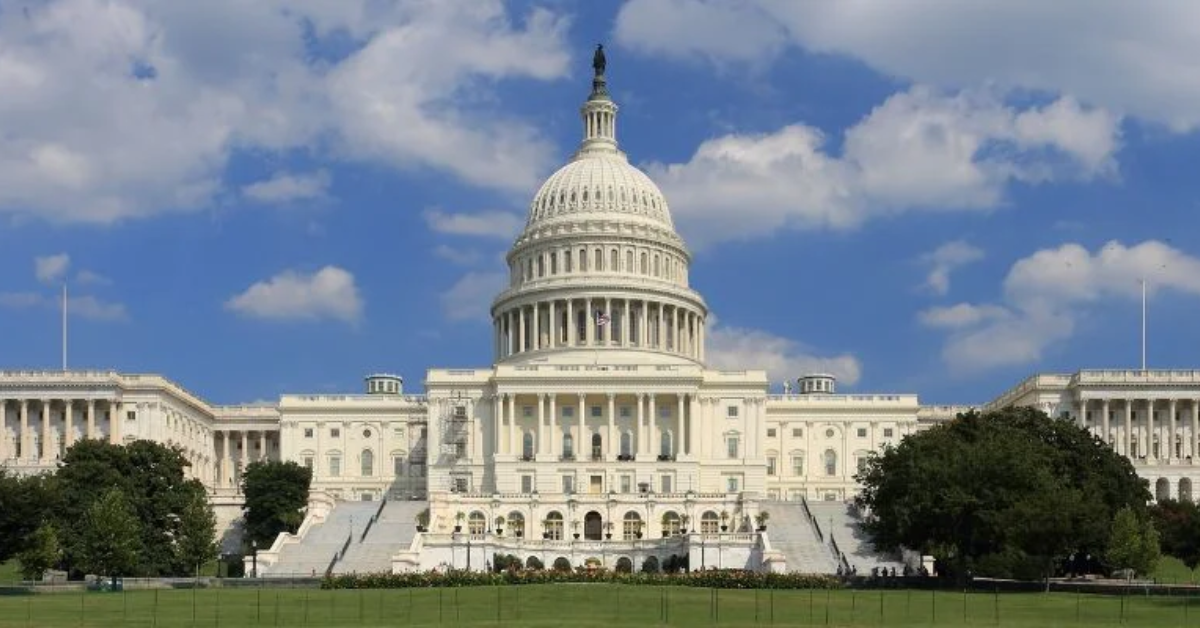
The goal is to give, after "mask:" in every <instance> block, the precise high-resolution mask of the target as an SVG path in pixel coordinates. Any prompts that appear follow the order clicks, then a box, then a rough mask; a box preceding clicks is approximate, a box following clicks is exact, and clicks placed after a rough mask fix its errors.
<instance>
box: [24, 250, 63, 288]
mask: <svg viewBox="0 0 1200 628" xmlns="http://www.w3.org/2000/svg"><path fill="white" fill-rule="evenodd" d="M70 266H71V256H70V255H67V254H66V253H58V254H57V255H47V256H45V257H35V258H33V274H34V276H35V277H37V280H38V281H40V282H42V283H55V282H57V281H59V280H61V279H62V278H63V277H64V276H66V274H67V269H68V268H70Z"/></svg>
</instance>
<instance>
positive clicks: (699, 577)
mask: <svg viewBox="0 0 1200 628" xmlns="http://www.w3.org/2000/svg"><path fill="white" fill-rule="evenodd" d="M556 583H609V584H629V585H656V586H682V587H704V588H711V589H834V588H840V587H841V586H842V583H841V582H840V581H839V580H838V579H837V578H834V577H832V576H827V575H810V574H797V573H758V572H753V571H737V570H710V571H693V572H690V573H680V574H662V573H617V572H613V571H608V570H606V569H597V570H595V571H587V570H580V571H534V570H526V571H516V570H514V571H505V572H503V573H485V572H480V571H465V570H450V571H426V572H410V573H396V574H350V575H341V576H331V577H327V578H325V580H323V581H322V583H321V588H323V589H402V588H409V587H415V588H431V587H477V586H498V585H522V584H556Z"/></svg>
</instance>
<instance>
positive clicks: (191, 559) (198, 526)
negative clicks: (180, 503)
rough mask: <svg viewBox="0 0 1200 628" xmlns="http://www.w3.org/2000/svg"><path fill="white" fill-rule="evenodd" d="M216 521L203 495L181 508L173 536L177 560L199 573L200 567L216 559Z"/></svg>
mask: <svg viewBox="0 0 1200 628" xmlns="http://www.w3.org/2000/svg"><path fill="white" fill-rule="evenodd" d="M216 527H217V519H216V516H215V515H214V514H213V510H212V507H211V506H209V505H208V499H207V498H206V497H205V496H204V494H203V493H199V494H196V495H194V496H193V497H192V499H191V501H190V502H189V503H188V504H186V505H185V506H184V507H183V512H182V513H181V514H180V522H179V528H178V531H177V533H176V536H175V540H176V551H177V553H178V556H179V560H180V561H181V563H182V564H183V565H184V566H186V567H191V568H192V569H193V570H194V572H195V573H199V570H200V565H202V564H204V563H206V562H208V561H210V560H212V559H214V558H216V557H217V540H216Z"/></svg>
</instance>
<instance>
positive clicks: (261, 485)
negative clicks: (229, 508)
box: [242, 461, 312, 548]
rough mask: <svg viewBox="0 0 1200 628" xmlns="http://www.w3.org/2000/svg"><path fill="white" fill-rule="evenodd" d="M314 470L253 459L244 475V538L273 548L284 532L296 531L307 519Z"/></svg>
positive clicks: (285, 463) (291, 464)
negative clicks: (305, 512) (306, 509)
mask: <svg viewBox="0 0 1200 628" xmlns="http://www.w3.org/2000/svg"><path fill="white" fill-rule="evenodd" d="M311 484H312V469H309V468H308V467H305V466H302V465H299V464H296V463H295V462H292V461H287V462H276V461H266V462H252V463H250V464H249V465H248V466H247V467H246V473H245V475H243V477H242V494H243V495H245V496H246V504H245V506H244V507H243V508H244V513H245V514H244V519H245V532H246V536H245V541H246V543H247V544H249V543H251V542H253V543H255V544H257V546H258V547H260V548H265V547H270V545H271V544H272V543H274V542H275V537H277V536H279V533H281V532H293V533H294V532H295V531H296V530H297V529H298V528H299V527H300V523H301V522H303V521H304V508H305V507H306V506H307V505H308V489H309V486H310V485H311Z"/></svg>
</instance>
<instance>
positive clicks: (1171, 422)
mask: <svg viewBox="0 0 1200 628" xmlns="http://www.w3.org/2000/svg"><path fill="white" fill-rule="evenodd" d="M1175 410H1176V407H1175V400H1174V399H1171V400H1170V401H1168V402H1167V421H1168V426H1169V427H1170V430H1171V433H1170V435H1169V436H1168V437H1167V460H1170V461H1171V462H1172V463H1174V462H1176V461H1177V460H1179V457H1178V456H1176V455H1175V427H1176V425H1175V419H1176V417H1175ZM1181 453H1182V452H1181Z"/></svg>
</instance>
